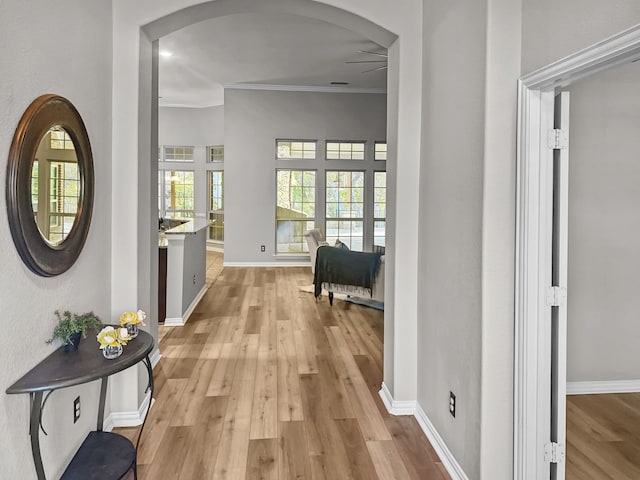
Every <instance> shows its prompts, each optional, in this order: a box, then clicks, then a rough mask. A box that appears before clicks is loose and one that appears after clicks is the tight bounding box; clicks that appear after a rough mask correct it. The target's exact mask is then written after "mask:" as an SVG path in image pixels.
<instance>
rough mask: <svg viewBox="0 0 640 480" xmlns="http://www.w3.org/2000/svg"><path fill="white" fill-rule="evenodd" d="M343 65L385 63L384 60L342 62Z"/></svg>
mask: <svg viewBox="0 0 640 480" xmlns="http://www.w3.org/2000/svg"><path fill="white" fill-rule="evenodd" d="M344 63H387V61H386V60H356V61H352V62H344Z"/></svg>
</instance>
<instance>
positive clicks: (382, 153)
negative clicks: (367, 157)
mask: <svg viewBox="0 0 640 480" xmlns="http://www.w3.org/2000/svg"><path fill="white" fill-rule="evenodd" d="M373 159H374V160H386V159H387V142H376V144H375V150H374V152H373Z"/></svg>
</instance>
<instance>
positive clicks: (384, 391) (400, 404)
mask: <svg viewBox="0 0 640 480" xmlns="http://www.w3.org/2000/svg"><path fill="white" fill-rule="evenodd" d="M378 395H380V398H381V399H382V403H384V406H385V407H386V408H387V411H388V412H389V413H390V414H391V415H414V414H415V412H416V402H415V401H413V400H409V401H398V400H394V399H393V396H392V395H391V392H390V391H389V388H388V387H387V386H386V385H385V384H384V382H383V383H382V388H381V389H380V391H379V392H378Z"/></svg>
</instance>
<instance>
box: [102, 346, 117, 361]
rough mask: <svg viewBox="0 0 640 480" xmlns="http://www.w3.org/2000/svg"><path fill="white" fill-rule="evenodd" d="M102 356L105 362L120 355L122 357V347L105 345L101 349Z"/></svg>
mask: <svg viewBox="0 0 640 480" xmlns="http://www.w3.org/2000/svg"><path fill="white" fill-rule="evenodd" d="M102 355H104V358H106V359H107V360H112V359H114V358H118V357H119V356H120V355H122V345H118V346H117V347H112V346H111V345H107V346H106V347H104V348H103V349H102Z"/></svg>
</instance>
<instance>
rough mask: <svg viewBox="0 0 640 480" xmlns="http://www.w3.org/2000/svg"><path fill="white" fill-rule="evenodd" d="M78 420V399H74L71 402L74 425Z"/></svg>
mask: <svg viewBox="0 0 640 480" xmlns="http://www.w3.org/2000/svg"><path fill="white" fill-rule="evenodd" d="M79 418H80V397H76V399H75V400H74V401H73V423H76V422H77V421H78V419H79Z"/></svg>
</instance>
